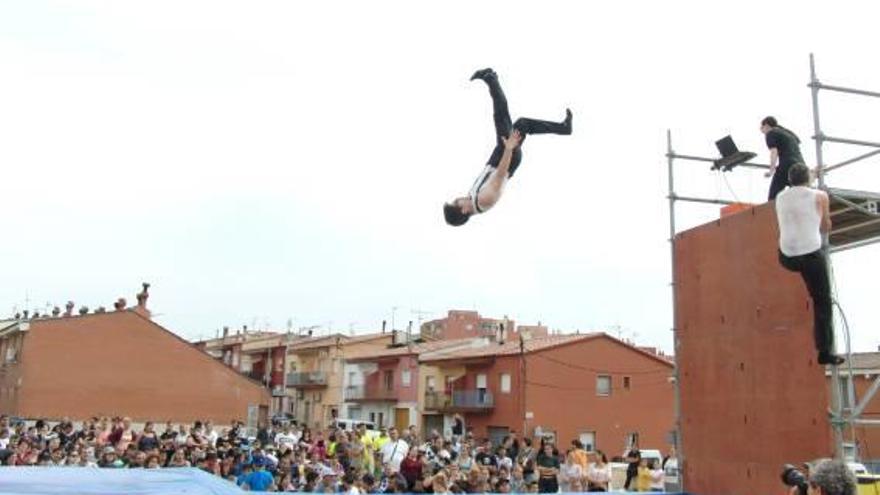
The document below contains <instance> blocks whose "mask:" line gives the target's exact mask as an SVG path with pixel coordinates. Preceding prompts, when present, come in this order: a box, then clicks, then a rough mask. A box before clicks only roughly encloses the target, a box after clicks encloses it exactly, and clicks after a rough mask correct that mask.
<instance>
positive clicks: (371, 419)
mask: <svg viewBox="0 0 880 495" xmlns="http://www.w3.org/2000/svg"><path fill="white" fill-rule="evenodd" d="M375 422H376V413H374V412H371V413H370V423H375Z"/></svg>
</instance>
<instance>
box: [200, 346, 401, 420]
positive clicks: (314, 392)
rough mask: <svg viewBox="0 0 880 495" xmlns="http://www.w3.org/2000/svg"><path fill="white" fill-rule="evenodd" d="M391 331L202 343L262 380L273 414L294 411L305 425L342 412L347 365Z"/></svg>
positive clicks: (253, 376)
mask: <svg viewBox="0 0 880 495" xmlns="http://www.w3.org/2000/svg"><path fill="white" fill-rule="evenodd" d="M391 339H392V334H391V333H372V334H367V335H356V336H350V335H343V334H338V333H334V334H331V335H327V336H312V335H310V334H304V335H298V334H293V333H276V332H263V333H262V334H260V335H251V334H249V333H248V332H246V331H245V332H243V333H239V334H236V335H229V332H228V330H224V337H221V338H218V339H211V340H208V341H203V342H199V344H198V345H199V346H200V347H201V348H202V349H203V350H204V351H205V352H207V353H209V354H210V355H212V356H214V357H215V358H217V359H219V360H222V361H223V362H224V363H225V364H227V366H229V367H231V368H233V369H235V370H236V371H238V372H239V373H242V374H244V375H247V376H249V377H251V378H253V379H255V380H259V381H260V382H261V383H263V384H264V386H265V387H266V388H267V389H268V390H269V391H270V392H271V394H272V407H271V409H270V412H271V414H272V415H273V416H275V415H279V414H288V415H291V416H292V417H293V418H294V419H296V420H297V422H299V423H300V424H304V425H308V426H310V427H313V428H323V427H325V426H327V425H328V424H329V423H330V422H331V421H333V419H334V418H337V417H341V416H340V410H341V408H342V403H343V395H342V389H343V380H344V376H343V366H344V361H345V357H346V356H347V355H348V354H351V353H364V352H369V351H371V350H376V349H384V348H385V347H386V346H387V345H388V344H390V343H391Z"/></svg>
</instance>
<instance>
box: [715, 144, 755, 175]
mask: <svg viewBox="0 0 880 495" xmlns="http://www.w3.org/2000/svg"><path fill="white" fill-rule="evenodd" d="M715 146H716V147H717V148H718V152H719V153H721V158H720V159H718V160H715V161H714V162H712V170H718V169H721V170H723V171H724V172H729V171H730V170H731V169H732V168H733V167H735V166H737V165H740V164H742V163H745V162H747V161H749V160H751V159H752V158H754V157H756V156H758V155H757V154H755V153H752V152H751V151H740V150H739V149H737V147H736V143H734V142H733V138H732V137H730V135H727V136H724V137H723V138H721V139H719V140H718V141H715Z"/></svg>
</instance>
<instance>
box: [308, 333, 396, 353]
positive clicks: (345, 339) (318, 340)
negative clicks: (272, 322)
mask: <svg viewBox="0 0 880 495" xmlns="http://www.w3.org/2000/svg"><path fill="white" fill-rule="evenodd" d="M390 336H391V334H389V333H385V334H382V333H371V334H366V335H355V336H354V337H349V336H347V335H343V334H341V333H337V334H333V335H327V336H324V337H305V338H304V339H300V340H297V341H294V342H293V343H291V344H290V350H291V351H302V350H306V349H317V348H319V347H330V346H333V345H336V341H337V339H339V343H340V344H342V345H345V344H357V343H360V342H369V341H371V340H378V339H381V338H383V337H390Z"/></svg>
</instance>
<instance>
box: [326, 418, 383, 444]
mask: <svg viewBox="0 0 880 495" xmlns="http://www.w3.org/2000/svg"><path fill="white" fill-rule="evenodd" d="M358 425H364V426H365V427H366V428H367V437H368V438H370V439H372V438H376V437H378V436H379V430H378V429H376V423H373V422H372V421H364V420H360V419H349V418H336V421H334V422H332V423H330V428H333V429H341V430H345V431H348V432H354V431H355V430H356V429H357V426H358Z"/></svg>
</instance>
